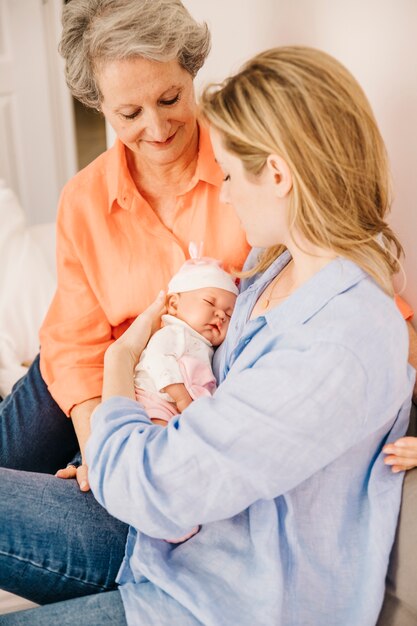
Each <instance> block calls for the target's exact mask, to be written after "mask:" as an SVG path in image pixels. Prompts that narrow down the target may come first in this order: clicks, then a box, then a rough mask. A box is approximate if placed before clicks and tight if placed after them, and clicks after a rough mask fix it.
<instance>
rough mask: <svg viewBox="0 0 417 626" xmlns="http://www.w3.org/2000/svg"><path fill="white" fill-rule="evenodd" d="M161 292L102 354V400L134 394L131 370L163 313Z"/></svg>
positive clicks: (163, 303)
mask: <svg viewBox="0 0 417 626" xmlns="http://www.w3.org/2000/svg"><path fill="white" fill-rule="evenodd" d="M165 311H166V308H165V292H164V291H161V292H160V293H159V295H158V297H157V298H156V299H155V300H154V301H153V302H152V304H151V305H150V306H148V308H147V309H145V310H144V311H143V313H141V314H140V315H138V317H137V318H136V319H135V321H134V322H132V324H131V325H130V326H129V328H128V329H127V330H126V331H125V332H124V333H123V335H122V336H121V337H119V339H117V340H116V341H114V342H113V343H112V344H111V346H109V347H108V348H107V350H106V353H105V355H104V376H103V393H102V400H103V401H104V400H107V398H111V397H112V396H126V397H128V398H133V399H134V397H135V391H134V386H133V370H134V367H135V365H136V363H137V362H138V361H139V358H140V355H141V354H142V351H143V349H144V348H145V346H146V344H147V343H148V341H149V338H150V336H151V334H152V333H153V332H155V331H156V330H158V328H160V326H161V315H163V313H165Z"/></svg>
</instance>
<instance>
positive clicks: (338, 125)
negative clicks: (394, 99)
mask: <svg viewBox="0 0 417 626" xmlns="http://www.w3.org/2000/svg"><path fill="white" fill-rule="evenodd" d="M202 113H203V115H204V116H205V118H206V119H207V120H208V122H209V123H210V124H212V125H213V126H214V127H215V128H216V129H217V130H218V131H219V132H220V134H221V135H222V138H223V142H224V146H225V148H226V149H227V150H229V151H231V152H232V153H234V154H235V155H236V156H238V157H239V158H240V159H241V161H242V162H243V166H244V168H245V170H246V171H247V172H248V173H250V174H252V175H258V174H260V172H261V171H262V169H263V168H264V166H265V163H266V159H267V157H268V155H270V154H278V155H280V156H281V157H282V158H283V159H284V160H285V161H286V162H287V164H288V166H289V168H290V170H291V173H292V178H293V188H292V191H291V192H290V194H291V196H290V208H289V216H290V224H292V225H293V226H294V227H295V228H296V229H297V231H298V232H301V233H302V234H303V235H304V236H305V238H306V239H307V240H308V241H310V242H311V243H313V244H316V245H318V246H320V247H325V248H328V249H331V250H333V251H334V252H335V253H336V254H338V255H340V256H343V257H345V258H348V259H350V260H352V261H354V262H355V263H357V264H358V265H359V266H360V267H362V268H363V269H364V270H365V271H366V272H367V273H368V274H370V276H372V277H373V278H374V279H375V280H376V281H377V282H378V283H379V285H380V286H381V287H382V288H383V289H384V290H385V291H386V292H387V293H389V294H392V293H393V287H392V275H393V274H394V273H396V272H397V271H398V270H399V267H400V265H399V260H398V259H399V257H400V254H401V253H402V247H401V244H400V243H399V241H398V239H397V238H396V236H395V235H394V233H393V232H392V231H391V229H390V228H389V226H388V225H387V223H386V221H385V217H386V215H387V212H388V211H389V209H390V204H391V192H390V176H389V171H388V160H387V155H386V150H385V146H384V142H383V140H382V137H381V135H380V132H379V130H378V127H377V124H376V121H375V118H374V116H373V113H372V110H371V107H370V105H369V103H368V100H367V98H366V96H365V94H364V93H363V91H362V89H361V87H360V86H359V85H358V83H357V82H356V80H355V79H354V78H353V76H352V75H351V74H350V73H349V72H348V71H347V70H346V68H345V67H343V65H341V64H340V63H339V62H338V61H336V59H334V58H333V57H331V56H330V55H328V54H326V53H324V52H321V51H319V50H315V49H312V48H306V47H298V46H294V47H282V48H274V49H272V50H267V51H266V52H263V53H261V54H259V55H257V56H256V57H254V58H253V59H251V60H250V61H248V62H247V63H246V64H245V65H244V66H243V68H242V69H241V71H240V72H239V73H238V74H236V75H235V76H232V77H230V78H228V79H227V80H225V81H224V82H223V83H222V84H221V85H211V86H209V87H208V88H207V89H206V90H205V91H204V93H203V96H202ZM282 250H283V247H282V246H276V247H274V248H269V249H267V250H266V251H265V253H264V254H263V256H262V257H261V259H260V261H259V264H258V265H257V267H256V268H254V270H253V271H252V272H250V274H254V273H256V272H259V271H263V270H264V269H266V267H268V266H269V265H270V264H271V263H272V261H273V260H274V259H275V258H277V256H278V255H279V254H280V253H281V252H282Z"/></svg>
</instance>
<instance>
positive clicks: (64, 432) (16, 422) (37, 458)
mask: <svg viewBox="0 0 417 626" xmlns="http://www.w3.org/2000/svg"><path fill="white" fill-rule="evenodd" d="M77 450H78V442H77V438H76V435H75V432H74V427H73V425H72V422H71V420H70V419H68V418H67V417H66V415H65V414H64V413H63V411H61V409H60V408H59V406H58V405H57V403H56V402H55V400H54V399H53V398H52V396H51V394H50V393H49V391H48V388H47V386H46V384H45V382H44V381H43V379H42V376H41V373H40V370H39V356H38V357H37V358H36V359H35V361H34V362H33V364H32V366H31V367H30V369H29V371H28V373H27V374H26V376H24V377H23V378H21V379H20V380H19V381H18V382H17V383H16V384H15V386H14V387H13V391H12V393H11V394H10V395H9V396H7V397H6V398H5V399H4V400H3V401H2V402H0V467H8V468H11V469H21V470H27V471H30V472H45V473H51V474H54V473H55V472H56V471H57V470H58V469H60V468H62V467H65V466H66V465H67V463H69V462H70V461H71V459H72V458H73V457H74V455H75V453H76V452H77Z"/></svg>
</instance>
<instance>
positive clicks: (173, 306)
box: [167, 293, 180, 317]
mask: <svg viewBox="0 0 417 626" xmlns="http://www.w3.org/2000/svg"><path fill="white" fill-rule="evenodd" d="M179 299H180V295H179V294H178V293H170V294H169V296H167V312H168V315H174V316H175V317H176V316H177V313H178V301H179Z"/></svg>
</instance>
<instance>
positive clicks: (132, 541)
mask: <svg viewBox="0 0 417 626" xmlns="http://www.w3.org/2000/svg"><path fill="white" fill-rule="evenodd" d="M203 111H204V114H205V116H206V118H207V119H208V121H209V122H210V124H211V134H212V141H213V146H214V151H215V154H216V158H217V160H218V161H219V163H220V165H221V167H222V169H223V172H224V186H223V199H224V201H226V202H230V203H232V204H233V206H234V208H235V209H236V212H237V215H238V217H239V219H240V221H241V222H242V225H243V227H244V229H245V230H246V233H247V237H248V241H249V243H250V244H252V245H253V246H256V247H259V248H262V249H264V252H263V253H262V254H261V256H260V258H259V259H258V258H257V255H256V252H254V253H253V254H252V256H251V257H250V259H249V262H248V265H247V267H248V270H249V271H248V273H247V274H246V278H245V280H244V284H243V290H242V293H241V294H240V296H239V297H238V300H237V304H236V308H235V310H234V313H233V316H232V319H231V322H230V326H229V332H228V334H227V337H226V340H225V342H224V343H223V344H222V346H221V347H220V348H219V351H218V352H217V353H216V359H215V361H216V362H215V370H216V374H217V378H218V381H219V383H220V385H219V387H218V389H217V391H216V392H215V394H214V395H213V396H212V397H207V398H202V399H198V400H196V401H195V402H193V403H192V404H191V405H190V406H189V407H188V408H187V409H186V410H185V411H184V412H183V413H182V414H181V415H180V416H177V417H175V418H173V420H172V421H171V422H170V423H169V425H168V426H167V427H166V428H162V427H159V426H157V425H154V424H152V422H151V421H150V419H149V417H148V416H147V414H146V412H145V410H144V409H143V407H141V406H140V405H139V404H138V403H137V402H135V401H134V390H133V372H134V367H135V365H136V362H137V360H138V358H139V355H140V352H141V350H142V349H143V347H144V346H145V344H146V342H147V340H148V338H149V335H150V332H151V328H152V325H153V324H155V323H157V321H158V319H159V315H160V314H161V311H162V305H163V297H162V296H161V297H160V298H159V299H157V300H156V301H155V302H154V304H153V305H151V306H150V307H149V308H148V309H147V310H146V311H145V313H143V314H142V315H141V316H139V317H138V318H137V319H136V321H135V322H134V323H133V324H132V325H131V326H130V327H129V329H128V330H127V331H126V332H125V333H124V335H122V337H120V339H119V340H117V341H116V342H114V343H113V344H112V346H110V348H109V349H108V350H107V352H106V356H105V375H104V383H103V400H104V402H103V403H102V404H101V405H100V406H99V407H98V408H97V409H96V410H95V413H94V416H93V420H92V435H91V438H90V440H89V443H88V446H87V461H88V464H89V467H90V481H91V487H92V490H93V493H94V495H95V497H96V498H97V500H98V502H99V503H100V504H101V505H102V506H103V507H104V509H106V510H107V512H108V513H106V511H105V510H104V509H103V508H100V506H99V505H98V504H95V503H94V502H92V501H91V494H82V493H80V492H79V491H77V490H74V489H71V486H70V483H67V482H62V481H58V482H59V484H57V482H56V480H55V482H53V481H54V479H52V478H49V477H40V478H39V476H36V475H28V474H24V473H21V472H13V471H11V470H3V471H1V472H0V498H1V501H2V502H3V501H5V499H6V501H7V505H6V506H5V508H4V512H5V515H6V514H7V517H5V518H4V520H1V519H0V523H1V525H2V528H5V527H6V526H7V524H6V520H7V522H8V523H9V524H10V520H12V522H11V523H12V524H13V532H10V534H9V535H7V534H6V536H5V538H4V539H3V538H0V542H2V543H1V545H0V586H6V587H7V588H9V590H14V591H17V592H19V593H21V594H23V595H27V596H28V595H31V597H32V598H33V599H37V598H38V600H39V598H42V600H41V601H43V602H51V601H53V599H54V592H55V598H56V599H59V598H63V597H65V585H64V584H62V577H63V573H62V572H63V571H64V569H63V568H64V564H65V577H66V581H67V585H68V587H67V589H71V593H72V595H73V596H75V595H82V594H83V593H91V592H92V591H93V588H92V586H91V585H90V586H89V587H88V589H86V587H83V584H84V583H86V581H87V580H88V579H89V580H90V581H91V579H92V578H93V577H94V578H95V579H97V578H98V577H100V579H101V581H102V582H101V589H109V588H111V587H112V583H113V584H114V576H115V572H116V571H117V569H118V567H116V562H115V561H117V558H114V555H115V554H116V555H118V558H119V563H118V564H117V565H120V569H119V572H118V575H117V582H118V583H119V585H120V587H119V590H116V591H111V592H110V593H107V594H102V595H98V594H96V595H95V596H90V597H87V598H78V599H76V600H72V601H69V602H64V603H62V604H55V605H51V606H49V607H42V608H40V609H35V610H34V611H29V612H27V614H26V616H25V614H23V613H22V614H21V615H20V616H18V617H16V616H10V615H9V616H4V617H3V618H0V624H2V625H9V624H17V623H18V624H31V625H33V624H37V623H42V624H53V623H59V624H66V623H72V621H70V620H73V619H74V618H75V616H76V619H77V622H78V623H80V624H88V625H89V626H92V625H95V624H97V625H98V624H100V625H102V624H107V623H118V624H122V623H124V621H125V620H126V621H127V623H128V624H132V625H138V626H139V625H140V624H151V625H155V626H163V625H166V626H168V624H169V625H172V624H181V626H185V625H193V626H198V625H200V624H204V625H206V626H219V625H225V626H226V625H229V624H239V625H240V626H249V625H250V626H252V625H253V624H257V625H259V626H300V624H312V625H317V626H318V625H320V626H321V625H322V624H326V626H332V625H334V626H340V624H343V625H344V626H358V625H359V624H360V626H373V625H374V624H375V623H376V620H377V617H378V613H379V610H380V607H381V603H382V599H383V594H384V582H385V574H386V570H387V565H388V557H389V553H390V549H391V545H392V542H393V538H394V532H395V527H396V521H397V515H398V510H399V506H400V497H401V484H402V478H401V475H400V474H395V473H392V472H391V471H390V470H389V468H388V467H387V466H386V465H385V464H384V461H383V453H382V448H383V446H384V444H385V443H387V442H388V441H393V440H394V439H395V438H396V437H398V436H400V435H402V434H403V433H404V432H405V429H406V425H407V422H408V414H409V407H410V396H411V391H412V386H413V376H412V373H411V368H408V365H407V353H408V337H407V330H406V327H405V324H404V321H403V320H402V319H401V316H400V314H399V312H398V310H397V308H396V306H395V304H394V301H393V298H392V286H391V285H392V281H391V278H392V274H393V273H394V272H395V271H396V270H397V269H398V260H397V253H398V251H399V250H400V245H399V243H398V241H397V240H396V238H395V236H394V235H393V233H392V232H391V230H390V229H389V227H388V226H387V223H386V221H385V218H386V214H387V211H388V209H389V204H390V200H389V189H388V173H387V163H386V156H385V150H384V146H383V142H382V139H381V136H380V134H379V132H378V129H377V126H376V123H375V120H374V117H373V115H372V112H371V110H370V107H369V104H368V102H367V100H366V98H365V96H364V94H363V92H362V90H361V89H360V87H359V86H358V84H357V83H356V81H355V80H354V79H353V78H352V76H351V75H350V74H349V73H348V71H347V70H346V69H345V68H344V67H342V66H341V65H340V64H339V63H338V62H337V61H336V60H335V59H333V58H331V57H330V56H328V55H327V54H324V53H323V52H320V51H318V50H313V49H308V48H298V47H292V48H277V49H274V50H270V51H268V52H265V53H263V54H260V55H258V56H257V57H255V58H254V59H252V60H251V61H249V62H248V63H247V64H246V65H245V66H244V68H243V69H242V70H241V72H239V73H238V74H237V75H236V76H234V77H232V78H230V79H229V80H227V81H226V82H225V83H224V84H223V85H222V86H221V87H220V88H218V89H215V90H211V91H209V92H207V93H206V94H205V96H204V98H203ZM282 244H284V245H285V247H286V250H285V252H282ZM63 486H64V487H65V486H67V487H66V489H65V488H64V487H63ZM11 490H13V493H14V494H15V495H14V497H13V498H9V499H8V500H7V498H6V494H10V492H11ZM3 491H4V493H3ZM29 492H30V494H31V497H32V499H33V500H34V501H38V500H41V498H40V495H39V494H40V493H42V494H47V495H44V496H43V498H44V499H45V498H46V501H47V503H48V504H49V508H51V507H52V508H54V514H55V515H56V516H58V522H56V523H57V525H59V524H60V523H62V525H64V526H65V525H68V531H67V533H66V534H65V533H64V535H63V538H64V539H65V537H66V536H67V541H68V543H67V545H62V543H63V542H62V538H61V543H60V544H59V545H58V542H57V540H56V539H54V538H52V539H51V537H48V546H47V547H45V543H46V540H45V539H44V540H43V554H42V555H40V554H39V553H38V546H39V545H40V543H41V540H42V537H44V536H46V526H47V516H45V515H44V516H42V515H41V514H40V512H41V511H42V506H40V507H39V509H37V512H36V513H34V512H33V511H32V509H28V507H27V506H24V504H26V502H27V497H28V493H29ZM64 493H66V494H67V498H66V499H64V497H63V495H64ZM83 498H84V499H85V500H84V503H85V504H84V505H83V509H82V511H83V528H84V532H85V539H84V542H83V543H82V545H81V547H80V546H79V543H76V544H75V545H74V544H73V543H70V542H71V541H73V540H74V533H73V527H74V523H73V522H72V520H71V517H72V515H71V511H74V510H75V511H76V514H78V511H79V510H80V508H79V506H78V505H77V503H78V502H79V501H80V499H83ZM58 500H59V502H60V505H59V506H58V505H57V506H56V507H54V504H55V503H56V502H58ZM64 500H65V501H64ZM111 516H114V518H117V519H114V518H113V517H111ZM118 520H121V521H118ZM112 526H114V530H112ZM128 526H129V533H128V538H127V543H126V549H125V556H124V559H123V561H122V562H121V557H120V546H118V547H117V550H114V549H113V547H112V541H113V540H114V538H118V537H120V528H122V529H125V532H126V531H127V528H128ZM194 526H200V527H201V528H200V531H199V533H198V534H196V535H194V536H193V537H192V538H191V539H190V540H188V541H186V542H185V543H182V544H180V545H177V546H173V545H172V544H169V543H167V542H166V541H164V540H163V538H164V537H175V536H182V535H185V534H187V533H188V532H189V531H190V530H191V529H192V528H193V527H194ZM32 528H33V529H36V533H33V534H34V537H31V541H30V558H29V556H28V550H27V548H26V547H25V545H26V544H25V537H27V535H28V529H32ZM8 537H9V539H8ZM10 537H12V538H13V550H14V551H12V546H11V545H10V544H11V541H12V540H11V539H10ZM39 537H40V538H39ZM93 538H95V541H94V539H93ZM26 541H27V539H26ZM16 545H17V546H18V549H17V548H16ZM22 546H23V547H22ZM12 552H13V554H12ZM24 553H25V554H24ZM51 553H53V562H54V567H53V568H52V567H50V566H49V567H46V565H41V563H47V564H48V565H49V564H50V562H51ZM16 556H18V558H16ZM41 557H42V560H41ZM110 557H111V558H110ZM51 570H53V572H52V571H51ZM3 572H6V574H3ZM57 572H59V574H60V576H58V575H57ZM10 581H21V582H20V584H19V583H16V582H15V583H13V582H10ZM41 581H43V586H41ZM52 581H54V582H56V583H57V584H56V585H55V586H54V589H52ZM77 582H78V587H77ZM29 584H30V587H31V593H30V594H29V593H28V590H27V589H26V593H25V586H26V588H28V587H29ZM48 586H49V589H50V590H51V591H50V593H48V592H45V587H48ZM67 594H68V591H67ZM57 595H58V598H57ZM66 597H69V596H68V595H67V596H66ZM109 615H111V616H112V619H113V620H114V621H113V622H111V621H110V618H109ZM17 620H20V621H17ZM36 620H38V621H36ZM41 620H42V621H41ZM65 620H67V621H65Z"/></svg>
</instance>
